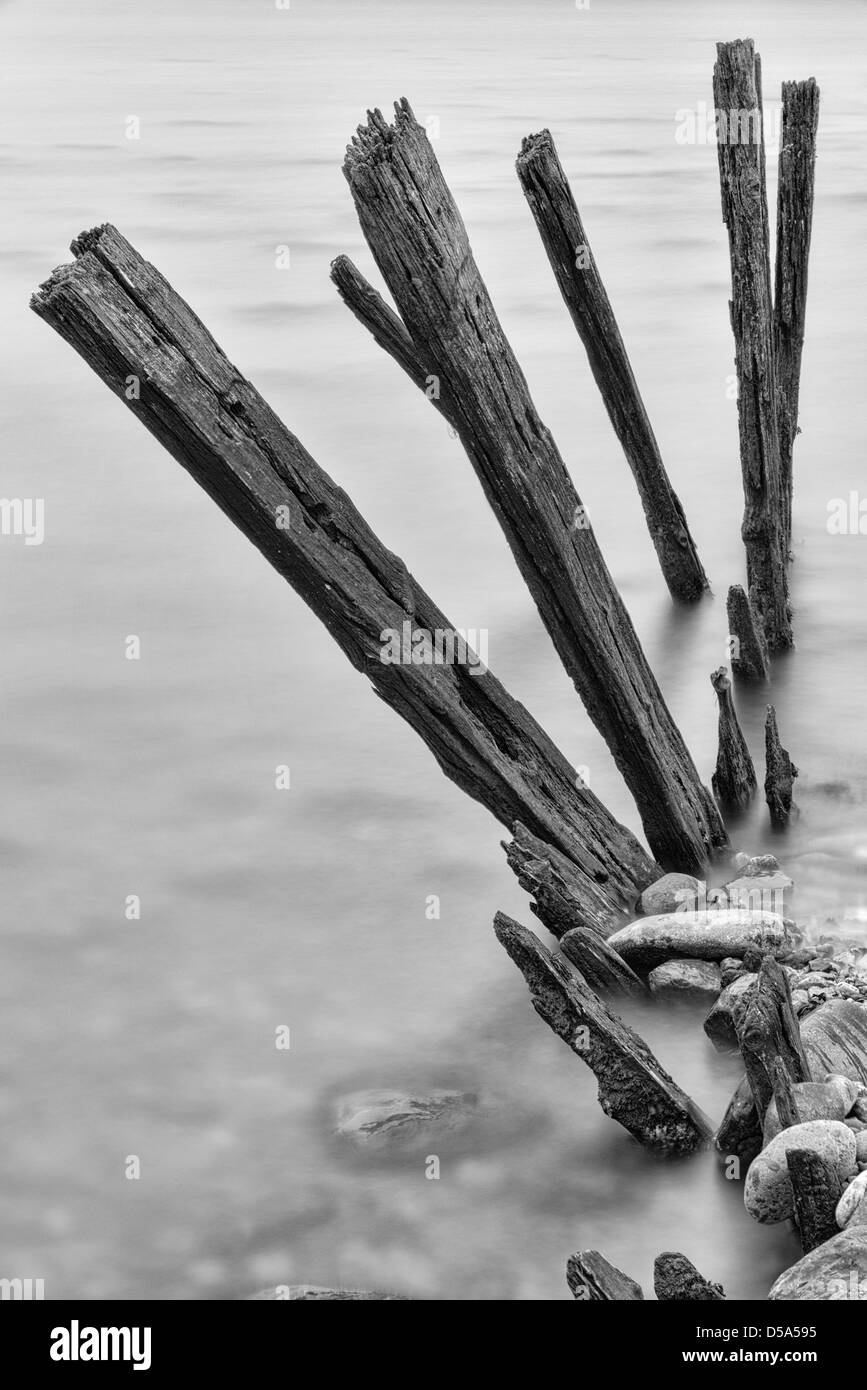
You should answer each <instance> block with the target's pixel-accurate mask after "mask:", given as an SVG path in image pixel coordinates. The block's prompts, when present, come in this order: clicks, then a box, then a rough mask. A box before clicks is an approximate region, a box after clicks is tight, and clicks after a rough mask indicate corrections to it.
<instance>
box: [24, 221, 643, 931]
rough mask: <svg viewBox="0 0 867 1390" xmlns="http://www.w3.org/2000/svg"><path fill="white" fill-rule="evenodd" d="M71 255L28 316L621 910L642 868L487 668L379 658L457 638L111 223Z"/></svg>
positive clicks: (394, 703)
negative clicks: (396, 642) (389, 640)
mask: <svg viewBox="0 0 867 1390" xmlns="http://www.w3.org/2000/svg"><path fill="white" fill-rule="evenodd" d="M72 250H73V252H74V254H75V257H76V260H75V261H74V263H73V264H71V265H64V266H60V267H59V268H58V269H57V270H56V271H55V272H54V274H53V275H52V276H51V277H50V278H49V279H48V280H47V281H46V282H45V284H44V285H42V286H41V288H40V289H39V291H38V292H37V293H36V294H35V295H34V297H33V300H32V307H33V308H34V310H35V311H36V313H37V314H39V315H40V317H41V318H43V319H45V320H46V322H47V323H49V324H50V325H51V326H52V327H53V328H54V329H56V330H57V332H58V333H59V334H60V335H61V337H63V338H65V339H66V341H67V342H69V343H70V344H71V345H72V346H73V347H74V348H75V350H76V351H77V352H78V353H80V354H81V356H82V357H84V359H85V361H86V362H87V363H88V364H89V365H90V366H91V367H92V368H93V369H94V371H95V372H96V373H97V375H98V376H100V377H101V378H102V380H103V381H104V382H105V383H106V384H107V385H108V386H109V387H110V388H111V390H112V391H113V392H114V393H115V395H117V396H118V397H119V398H120V399H121V400H122V401H124V402H125V404H126V406H127V408H128V409H129V410H131V411H132V412H133V414H135V415H136V416H137V417H138V418H139V419H140V420H141V421H142V423H143V424H144V425H145V426H146V427H147V429H149V430H150V431H151V433H152V434H154V435H155V436H156V438H157V439H158V440H159V441H160V442H161V443H162V444H163V445H164V446H165V447H166V448H167V449H168V450H169V452H170V453H171V454H172V455H173V457H174V458H176V459H177V460H178V462H179V463H181V464H182V465H183V466H184V468H186V469H187V470H188V472H189V473H191V474H192V476H193V477H194V478H195V480H196V481H197V482H198V483H200V484H201V486H202V487H203V488H204V489H205V491H206V492H207V493H208V495H209V496H210V497H212V498H213V499H214V501H215V502H216V503H217V504H218V506H220V507H221V508H222V510H223V511H224V512H226V513H227V515H228V516H229V517H230V518H231V520H232V521H234V523H235V525H236V526H238V527H239V528H240V529H241V530H242V531H243V532H244V534H245V535H246V536H247V537H248V538H249V539H250V540H251V541H252V542H253V544H254V545H255V546H257V548H258V549H259V550H260V551H261V552H262V554H263V555H264V556H265V558H266V559H267V560H268V561H269V562H270V563H271V564H272V565H273V566H274V567H275V569H277V570H278V572H279V573H280V574H281V575H283V577H284V578H285V579H287V580H288V581H289V583H290V584H291V585H292V586H293V588H294V589H295V590H296V591H297V592H298V593H299V594H300V595H301V597H302V598H303V599H304V601H305V602H306V603H307V604H308V605H309V607H310V608H312V610H313V612H314V613H315V614H316V615H317V617H319V618H320V619H321V621H322V622H323V623H324V624H325V626H326V627H327V628H328V630H329V632H330V633H331V635H332V636H333V637H334V639H335V641H336V642H337V643H338V644H339V646H340V647H341V649H342V650H343V652H344V653H345V654H346V656H347V657H348V658H349V660H350V661H351V662H352V664H353V666H355V668H356V669H357V670H359V671H361V672H363V674H364V675H366V676H367V677H368V678H369V679H370V681H371V682H372V683H373V686H374V689H375V690H376V693H377V694H378V695H379V696H380V697H381V698H382V699H383V700H385V701H386V703H387V704H389V705H390V706H391V707H392V709H394V710H395V711H396V712H397V713H398V714H399V715H401V717H402V718H403V719H405V720H407V722H408V723H409V724H411V725H412V727H413V728H414V729H415V730H416V732H417V733H418V734H420V736H421V737H422V738H423V739H424V741H425V743H426V744H427V745H428V747H429V748H430V749H431V751H432V753H433V754H434V756H435V758H436V759H437V761H438V762H439V764H440V767H441V768H442V769H443V771H444V772H445V774H446V776H447V777H449V778H451V780H452V781H454V782H456V783H457V785H458V786H460V787H461V788H462V789H463V790H464V791H465V792H467V793H468V794H469V795H470V796H472V797H473V798H474V799H475V800H477V801H480V802H481V803H482V804H483V805H485V806H487V807H488V809H489V810H490V811H491V812H492V813H493V814H494V815H495V816H496V817H497V818H498V819H499V820H500V821H502V822H503V823H504V824H505V825H507V826H509V827H511V826H512V825H513V824H514V822H515V821H521V822H523V823H524V824H525V825H526V826H527V827H529V829H530V830H531V831H532V833H534V834H536V835H538V836H540V837H541V838H542V839H544V840H545V841H546V842H547V843H549V844H551V845H553V846H556V848H557V849H558V850H559V851H560V852H561V853H562V854H563V855H564V856H565V857H566V859H567V860H568V861H569V862H570V866H571V868H570V888H571V892H572V895H573V898H574V899H575V900H576V902H578V903H579V904H580V903H583V910H585V911H586V913H587V916H588V920H590V921H594V922H595V921H599V922H601V923H605V922H610V920H611V918H612V916H616V914H617V912H618V910H619V909H621V908H623V907H625V906H627V905H631V904H632V903H633V902H634V901H635V897H636V894H637V893H640V892H641V890H642V889H643V888H644V887H646V885H647V884H648V883H649V882H651V881H652V879H653V878H654V877H655V876H656V874H657V872H658V870H657V868H656V866H655V865H654V864H653V862H652V861H651V860H650V859H649V857H648V856H647V854H646V853H645V851H644V850H643V849H642V847H641V846H640V845H639V843H638V841H637V840H636V839H635V838H634V836H632V835H631V834H630V833H629V831H627V830H625V829H624V827H623V826H621V825H619V824H618V823H617V822H616V821H615V820H614V818H613V816H611V815H610V813H609V812H608V811H607V810H606V808H605V807H604V806H603V805H602V803H601V802H600V801H599V800H598V798H597V797H595V796H594V795H593V793H592V792H591V791H590V790H589V788H587V787H585V786H584V785H583V783H582V782H581V781H580V779H576V775H575V771H574V769H573V768H572V767H570V765H569V763H568V762H567V761H566V759H565V758H564V757H563V755H562V754H561V753H560V752H559V751H558V749H557V748H556V747H555V745H554V744H553V743H552V742H551V740H550V739H549V738H548V736H547V734H545V732H544V731H543V730H542V729H541V728H540V727H539V725H538V724H537V723H536V722H535V720H534V719H532V718H531V717H530V715H529V714H528V713H527V711H526V710H525V709H524V707H523V706H522V705H520V704H519V703H518V702H517V701H516V700H513V699H512V697H511V696H510V695H509V694H508V693H507V692H506V691H505V690H504V689H503V687H502V686H501V685H500V683H499V681H497V680H496V678H495V677H494V676H493V674H492V673H491V672H490V671H487V670H485V669H484V668H483V667H482V666H480V665H479V664H478V663H477V662H475V661H473V660H470V659H469V658H468V659H467V661H454V662H451V663H448V664H439V663H437V662H434V661H427V660H422V661H416V660H413V659H412V657H411V652H410V653H408V657H409V659H407V660H403V659H401V660H398V661H392V660H388V661H385V660H384V659H383V648H384V639H385V637H386V636H387V635H388V634H389V633H391V634H400V635H401V636H402V635H403V633H404V631H408V633H409V635H410V636H411V637H412V638H415V637H417V636H418V637H421V638H422V643H423V644H424V643H427V642H429V641H430V639H431V637H432V635H433V634H435V633H437V632H440V633H452V634H454V632H455V629H454V628H453V627H452V625H451V624H450V623H449V622H448V620H447V618H446V617H445V616H444V615H443V613H441V612H440V610H439V609H438V608H437V606H436V605H435V603H434V602H433V600H432V599H431V598H430V597H429V596H428V595H427V594H426V593H425V591H424V590H423V589H422V588H421V586H420V585H419V584H418V583H417V582H416V581H415V580H414V579H413V577H412V575H411V574H410V573H409V571H408V569H407V567H406V565H405V564H404V563H403V561H402V560H401V559H399V558H398V557H397V556H396V555H394V554H392V552H391V551H389V550H387V549H386V547H385V546H384V545H383V544H382V542H381V541H380V540H379V538H378V537H377V536H376V535H375V534H374V532H373V531H372V530H371V529H370V527H369V526H368V524H367V522H366V521H365V520H364V518H363V517H362V516H361V515H360V514H359V512H358V511H357V510H356V508H355V507H354V506H353V504H352V502H351V501H350V499H349V497H347V495H346V493H345V492H344V491H343V490H342V489H341V488H339V487H337V486H336V485H335V484H334V483H333V482H332V480H331V478H330V477H329V476H328V474H327V473H325V472H324V471H323V470H322V469H321V468H320V467H319V466H318V464H317V463H316V462H315V461H314V459H312V458H311V456H310V454H309V453H308V452H307V450H306V449H305V448H304V446H303V445H302V444H301V443H300V441H299V440H298V439H296V437H295V436H294V435H293V434H292V433H291V432H290V431H289V430H288V429H287V428H286V426H285V425H284V424H282V422H281V421H280V420H279V419H278V418H277V416H276V415H275V414H274V412H273V411H272V410H271V409H270V407H269V406H268V405H267V404H266V402H265V401H264V400H263V399H262V397H261V396H260V395H259V394H258V392H257V391H256V390H255V388H254V387H253V386H252V385H251V384H250V383H249V382H248V381H246V380H245V378H244V377H243V376H242V375H241V373H240V372H239V371H238V369H237V368H236V367H235V366H233V365H232V363H231V362H230V361H229V360H228V359H227V358H226V356H225V355H224V353H223V352H222V350H221V348H220V347H219V346H218V345H217V343H216V342H215V341H214V339H213V338H212V337H211V335H210V334H209V333H208V331H207V329H206V328H205V327H204V325H203V324H202V323H201V321H200V320H199V319H198V318H197V317H196V315H195V314H194V313H193V312H192V310H191V309H190V308H189V306H188V305H187V304H186V303H185V302H184V301H183V300H182V299H181V297H180V296H179V295H178V294H177V293H176V292H175V291H174V290H173V289H172V287H171V285H169V284H168V282H167V281H166V280H165V279H164V278H163V277H162V276H161V275H160V274H159V272H158V271H157V270H156V269H155V268H154V267H153V266H152V265H149V264H148V262H147V261H145V260H144V259H143V258H142V257H141V256H140V255H139V254H138V252H137V251H136V250H135V249H134V248H133V247H132V246H131V245H130V244H129V242H128V241H126V240H125V239H124V238H123V237H122V236H121V235H120V233H119V232H118V231H117V230H116V229H115V228H114V227H111V226H105V227H98V228H96V229H94V230H93V231H91V232H86V233H83V234H82V235H81V236H80V237H78V238H77V240H76V241H74V242H73V245H72ZM130 376H135V377H136V378H137V380H138V382H139V384H140V391H139V393H138V395H134V396H133V397H132V398H130V397H129V395H128V393H127V390H126V388H127V382H128V379H129V377H130ZM405 624H406V625H407V628H406V629H405V628H404V625H405Z"/></svg>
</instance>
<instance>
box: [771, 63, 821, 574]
mask: <svg viewBox="0 0 867 1390" xmlns="http://www.w3.org/2000/svg"><path fill="white" fill-rule="evenodd" d="M818 127H819V88H818V87H817V85H816V79H815V78H813V77H808V78H807V80H806V81H805V82H784V83H783V121H782V131H781V134H780V157H779V177H778V181H777V255H776V273H775V286H774V356H775V358H776V367H777V390H778V393H779V411H778V413H779V425H780V498H781V503H782V507H783V544H784V546H785V550H786V554H787V555H788V554H789V552H790V550H791V544H792V455H793V452H794V447H795V437H796V435H797V434H798V397H799V392H800V383H801V355H802V352H803V348H804V324H805V320H806V312H807V269H808V264H809V258H810V236H811V231H812V225H813V190H814V184H815V172H816V132H817V130H818Z"/></svg>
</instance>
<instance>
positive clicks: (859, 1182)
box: [834, 1173, 867, 1231]
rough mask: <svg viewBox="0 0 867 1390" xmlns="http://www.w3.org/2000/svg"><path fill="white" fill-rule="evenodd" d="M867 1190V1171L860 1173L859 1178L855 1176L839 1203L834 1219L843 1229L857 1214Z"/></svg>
mask: <svg viewBox="0 0 867 1390" xmlns="http://www.w3.org/2000/svg"><path fill="white" fill-rule="evenodd" d="M865 1192H867V1173H859V1174H858V1176H857V1178H853V1179H852V1181H851V1182H850V1183H849V1186H848V1187H847V1188H846V1190H845V1192H844V1193H843V1196H842V1197H841V1198H840V1200H839V1202H838V1203H837V1210H836V1211H835V1212H834V1220H835V1221H836V1222H837V1225H838V1226H839V1227H840V1230H841V1231H844V1230H845V1229H846V1227H847V1226H848V1225H849V1222H850V1221H851V1220H852V1218H853V1217H854V1216H855V1213H856V1212H857V1210H858V1208H859V1206H860V1205H861V1202H862V1201H863V1198H864V1193H865Z"/></svg>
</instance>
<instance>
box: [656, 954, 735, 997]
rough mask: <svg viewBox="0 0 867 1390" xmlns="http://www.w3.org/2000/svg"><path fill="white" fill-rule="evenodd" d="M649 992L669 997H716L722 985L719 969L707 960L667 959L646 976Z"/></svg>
mask: <svg viewBox="0 0 867 1390" xmlns="http://www.w3.org/2000/svg"><path fill="white" fill-rule="evenodd" d="M647 983H648V985H649V986H650V992H651V994H657V995H661V996H665V997H668V998H671V997H673V996H677V997H678V998H691V999H707V998H708V997H710V998H711V999H716V997H717V995H718V994H719V992H720V989H721V987H722V981H721V978H720V969H719V966H718V965H715V964H714V962H713V961H708V960H667V961H666V962H665V964H664V965H658V966H657V967H656V969H655V970H651V972H650V974H649V975H648V977H647Z"/></svg>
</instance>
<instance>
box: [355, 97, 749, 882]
mask: <svg viewBox="0 0 867 1390" xmlns="http://www.w3.org/2000/svg"><path fill="white" fill-rule="evenodd" d="M395 113H396V114H395V121H394V124H393V125H391V126H390V125H388V123H387V122H386V121H385V120H384V118H383V116H382V114H381V113H380V112H379V111H375V112H373V113H371V114H370V115H369V117H368V122H367V125H366V126H362V127H359V130H358V133H357V135H356V136H355V139H354V140H353V142H352V144H351V145H350V146H349V148H348V150H347V153H346V160H345V163H344V172H345V174H346V177H347V180H348V182H349V186H350V188H351V190H352V196H353V199H354V201H355V205H356V208H357V210H358V215H359V219H360V221H361V225H362V229H363V231H364V233H365V236H366V237H367V240H368V243H369V245H370V248H371V250H372V252H373V255H374V257H375V259H376V262H377V264H378V266H379V269H380V271H381V272H382V274H383V276H384V277H385V280H386V282H387V284H388V286H389V288H390V290H391V293H392V295H393V296H394V299H395V302H396V304H397V307H398V310H399V311H400V315H401V319H402V326H403V329H404V332H405V334H406V335H408V338H409V340H410V342H411V343H412V344H413V345H414V348H415V352H414V353H410V351H409V347H408V344H407V341H406V337H404V335H403V334H401V333H400V332H399V330H398V328H397V324H396V323H395V322H394V321H393V318H390V317H389V316H388V315H385V314H383V312H382V310H381V309H380V308H379V306H378V305H377V303H376V300H375V299H373V298H372V295H371V292H370V287H369V286H367V285H366V283H365V282H364V281H363V279H362V277H360V276H358V273H357V272H354V273H353V271H354V268H352V270H351V269H350V268H349V267H348V266H347V265H346V263H345V262H338V265H337V266H336V267H335V271H336V274H335V279H337V282H338V287H339V288H340V290H341V293H342V294H343V295H344V298H346V300H347V302H348V303H349V304H350V307H351V308H352V309H353V311H354V312H355V313H356V315H357V316H358V317H359V318H360V319H361V320H362V322H368V320H372V322H371V323H370V326H371V329H372V330H373V328H374V326H375V328H376V336H377V338H378V341H380V342H383V343H384V344H385V345H386V346H388V345H389V342H390V343H392V344H394V343H395V342H396V343H397V346H398V351H397V352H396V353H395V356H396V357H397V360H398V361H399V362H400V364H401V366H403V367H404V369H405V370H408V371H409V374H410V375H411V376H413V378H414V379H415V380H417V381H418V382H419V384H421V371H422V369H423V370H424V380H425V381H426V382H428V383H433V387H432V388H431V389H432V391H433V399H434V403H435V404H437V405H438V407H439V408H440V409H441V410H442V412H443V414H445V415H446V417H447V418H449V419H450V420H451V422H452V424H453V425H454V428H455V429H456V430H457V432H458V434H459V435H460V437H461V440H462V442H463V444H464V447H465V449H466V451H467V454H468V455H469V458H470V460H471V462H472V464H473V466H474V468H475V470H476V473H477V474H478V476H479V479H480V481H481V483H482V486H483V488H484V491H485V494H486V496H487V498H488V500H489V502H490V504H491V506H492V507H493V510H494V513H495V515H496V517H497V519H498V520H499V522H500V525H501V526H502V528H503V531H504V533H505V535H506V538H507V540H508V542H509V545H510V546H511V548H512V552H513V554H514V556H515V559H516V561H517V564H518V567H519V569H520V571H521V573H522V575H523V576H524V579H525V580H526V582H527V585H528V587H529V589H530V592H531V593H532V595H533V598H534V599H535V601H536V606H537V607H538V609H539V612H540V614H541V616H542V619H543V621H544V623H545V625H546V627H547V628H548V631H549V633H550V635H551V637H552V640H553V642H554V645H555V647H556V649H557V651H558V653H559V655H560V657H561V660H562V661H563V663H564V665H565V667H566V670H567V671H568V673H569V675H570V676H571V678H572V680H573V682H574V684H575V687H576V689H577V690H578V692H579V694H580V695H581V697H582V699H583V700H584V704H585V706H586V708H587V711H588V713H589V715H590V717H591V718H592V719H593V721H594V723H595V724H596V726H597V728H598V729H599V730H600V732H601V733H602V734H603V736H604V738H605V739H606V741H607V743H608V746H609V748H610V749H611V752H612V754H613V756H614V759H615V761H616V763H617V766H618V767H619V768H620V771H621V772H622V774H623V777H624V779H625V780H626V782H627V784H628V786H629V788H630V790H631V791H632V794H633V796H634V797H635V800H636V803H637V805H638V808H639V812H640V814H641V819H642V823H643V825H644V829H645V833H646V835H647V838H648V842H649V844H650V847H651V849H652V851H653V853H654V854H655V855H656V857H657V858H658V859H659V861H660V863H662V864H664V865H665V866H666V868H678V869H683V870H686V871H697V870H699V869H701V868H703V866H704V865H706V863H707V861H708V859H709V858H712V857H713V856H714V855H715V854H717V853H718V852H719V851H721V850H723V849H725V848H727V846H728V837H727V835H726V832H725V828H724V826H723V824H722V820H721V817H720V815H719V811H718V809H717V806H716V804H715V802H714V800H713V797H712V795H711V793H710V791H709V790H708V789H707V788H706V787H704V786H703V785H702V783H701V780H700V778H699V776H698V773H697V771H696V768H695V765H694V763H693V761H692V758H691V757H690V755H689V752H688V750H687V748H686V745H685V743H684V741H683V738H682V736H681V734H680V732H679V730H678V729H677V726H676V725H675V723H674V720H673V719H672V717H671V714H670V713H669V711H668V709H667V707H666V705H665V702H664V700H663V698H662V694H661V692H660V689H659V686H658V685H657V683H656V680H655V678H654V675H653V672H652V671H651V669H650V667H649V665H648V662H647V659H646V657H645V655H644V652H643V651H642V648H641V645H640V643H639V641H638V637H637V635H636V633H635V629H634V627H633V625H632V622H631V620H630V618H629V614H628V613H627V611H626V608H625V606H624V604H623V601H622V599H621V597H620V595H619V593H618V592H617V589H616V587H615V585H614V582H613V580H612V578H611V575H610V573H609V571H608V568H607V566H606V564H605V560H604V558H603V556H602V553H601V551H600V549H599V545H598V543H597V541H596V538H595V536H594V534H593V530H592V528H591V527H590V526H589V524H588V521H587V517H586V512H585V510H584V507H583V505H582V503H581V501H580V499H579V497H578V494H577V493H576V491H575V488H574V486H573V484H572V480H571V478H570V477H569V474H568V472H567V470H566V466H565V464H564V462H563V460H562V458H561V456H560V454H559V452H558V450H557V447H556V445H555V443H554V440H553V438H552V436H551V433H550V431H549V430H548V429H547V428H546V427H545V425H544V424H543V423H542V421H541V420H540V418H539V415H538V413H537V411H536V409H535V406H534V404H533V401H532V399H531V397H530V393H529V389H528V386H527V382H526V380H525V378H524V375H523V373H522V371H521V369H520V366H519V365H518V362H517V361H516V359H515V356H514V353H513V352H512V349H511V347H510V345H509V343H508V341H507V339H506V336H505V334H504V332H503V329H502V327H501V325H500V322H499V319H498V318H497V315H496V312H495V310H494V306H493V304H492V303H491V300H490V296H489V294H488V291H487V288H486V287H485V284H484V281H483V280H482V277H481V275H480V273H479V270H478V267H477V266H476V263H475V260H474V259H473V255H472V251H471V249H470V244H469V240H468V238H467V232H466V228H465V227H464V224H463V221H462V219H461V216H460V213H459V211H458V209H457V207H456V205H455V202H454V199H453V198H452V195H451V193H450V192H449V189H448V187H447V185H446V183H445V180H444V178H443V176H442V172H441V170H440V167H439V164H438V163H437V160H436V157H435V155H434V153H433V149H432V147H431V144H430V141H429V140H428V138H427V135H426V133H425V130H424V128H423V127H422V126H421V125H419V123H418V122H417V121H416V120H415V117H414V116H413V113H412V111H411V109H410V106H409V103H408V102H407V101H405V100H404V101H402V102H400V103H398V104H396V106H395ZM437 392H438V393H439V400H438V401H437V399H436V393H437Z"/></svg>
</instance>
